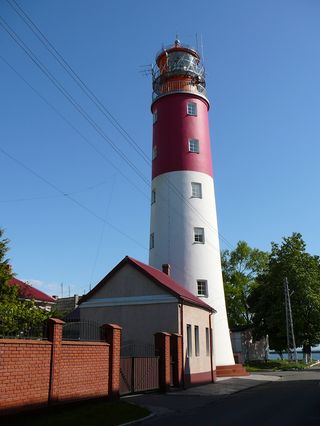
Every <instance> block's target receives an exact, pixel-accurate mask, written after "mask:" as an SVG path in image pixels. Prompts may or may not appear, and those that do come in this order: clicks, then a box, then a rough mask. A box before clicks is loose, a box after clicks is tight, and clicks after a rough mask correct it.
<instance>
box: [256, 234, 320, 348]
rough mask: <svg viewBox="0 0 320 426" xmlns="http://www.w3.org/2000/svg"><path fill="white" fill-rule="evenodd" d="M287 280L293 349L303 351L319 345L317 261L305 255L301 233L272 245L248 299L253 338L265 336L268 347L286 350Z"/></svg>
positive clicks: (319, 273)
mask: <svg viewBox="0 0 320 426" xmlns="http://www.w3.org/2000/svg"><path fill="white" fill-rule="evenodd" d="M285 278H287V279H288V282H289V288H290V293H291V307H292V315H293V323H294V332H295V340H296V345H297V346H303V348H304V352H308V351H310V347H311V346H313V345H316V344H318V343H319V342H320V261H319V257H318V256H312V255H310V254H309V253H307V252H306V247H305V242H304V241H303V239H302V236H301V234H299V233H293V234H292V236H290V237H286V238H283V241H282V243H281V244H280V245H279V244H276V243H272V250H271V254H270V258H269V262H268V267H267V269H266V270H265V272H264V273H262V274H260V275H259V276H258V277H257V285H256V286H255V288H254V289H253V291H252V293H251V295H250V297H249V300H248V301H249V306H250V311H251V313H252V321H253V324H254V330H255V334H256V337H260V336H263V335H266V334H268V335H269V342H270V347H271V348H272V349H274V350H276V351H278V352H282V351H285V350H286V349H287V340H286V317H285V305H284V280H285Z"/></svg>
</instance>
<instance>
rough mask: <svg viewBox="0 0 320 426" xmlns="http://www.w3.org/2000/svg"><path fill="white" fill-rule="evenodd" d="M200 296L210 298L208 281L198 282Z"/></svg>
mask: <svg viewBox="0 0 320 426" xmlns="http://www.w3.org/2000/svg"><path fill="white" fill-rule="evenodd" d="M197 290H198V296H202V297H208V283H207V281H206V280H198V281H197Z"/></svg>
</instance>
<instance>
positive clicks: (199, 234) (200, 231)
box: [193, 226, 205, 244]
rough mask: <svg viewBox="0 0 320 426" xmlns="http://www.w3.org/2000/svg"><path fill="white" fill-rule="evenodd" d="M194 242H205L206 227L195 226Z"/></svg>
mask: <svg viewBox="0 0 320 426" xmlns="http://www.w3.org/2000/svg"><path fill="white" fill-rule="evenodd" d="M193 242H194V243H195V244H204V242H205V238H204V228H200V227H198V226H196V227H194V228H193Z"/></svg>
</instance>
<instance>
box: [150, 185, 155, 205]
mask: <svg viewBox="0 0 320 426" xmlns="http://www.w3.org/2000/svg"><path fill="white" fill-rule="evenodd" d="M155 202H156V191H155V190H154V189H153V190H152V192H151V204H154V203H155Z"/></svg>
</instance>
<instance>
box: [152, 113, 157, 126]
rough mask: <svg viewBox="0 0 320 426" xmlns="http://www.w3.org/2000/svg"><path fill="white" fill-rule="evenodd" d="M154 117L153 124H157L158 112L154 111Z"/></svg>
mask: <svg viewBox="0 0 320 426" xmlns="http://www.w3.org/2000/svg"><path fill="white" fill-rule="evenodd" d="M152 117H153V124H156V122H157V121H158V112H157V111H154V113H153V114H152Z"/></svg>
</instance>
